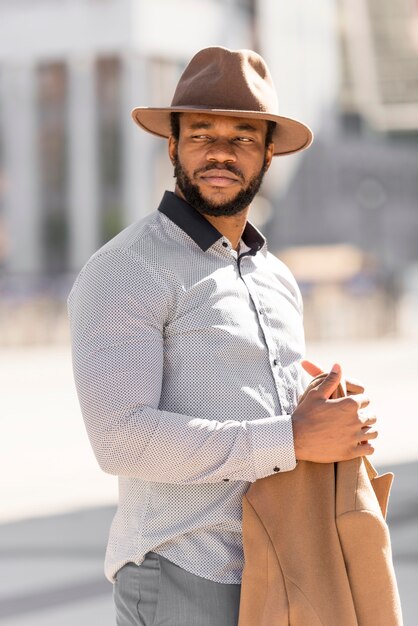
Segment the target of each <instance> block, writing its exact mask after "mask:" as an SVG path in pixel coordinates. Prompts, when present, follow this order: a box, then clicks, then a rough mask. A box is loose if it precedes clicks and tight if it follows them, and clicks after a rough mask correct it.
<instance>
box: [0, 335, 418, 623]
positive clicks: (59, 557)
mask: <svg viewBox="0 0 418 626" xmlns="http://www.w3.org/2000/svg"><path fill="white" fill-rule="evenodd" d="M417 347H418V346H417V341H416V340H415V341H398V340H396V341H395V340H387V341H380V342H374V343H372V344H370V343H369V344H364V343H361V344H358V343H356V342H346V343H344V344H340V345H336V344H335V343H333V344H332V346H331V345H327V344H317V345H310V346H308V354H307V356H308V357H309V358H310V359H311V360H313V361H315V362H318V363H319V364H322V365H323V366H324V367H325V368H327V367H330V366H331V365H332V363H333V362H334V360H339V362H340V363H341V364H342V366H343V371H346V372H347V373H348V375H350V376H351V375H353V376H354V375H355V377H356V378H360V379H362V380H363V381H364V383H365V385H366V387H367V389H368V390H369V392H370V395H371V397H372V398H375V400H374V402H373V404H374V406H375V408H376V413H377V415H378V418H379V431H380V436H379V439H378V442H379V443H378V447H377V451H376V453H375V455H374V458H373V462H374V464H375V465H376V466H377V467H378V469H379V471H380V472H381V473H382V472H384V471H386V470H387V469H389V470H390V471H393V472H394V473H395V482H394V486H393V489H392V494H391V498H390V502H389V515H388V524H389V528H390V531H391V537H392V547H393V556H394V564H395V571H396V575H397V580H398V585H399V590H400V595H401V601H402V606H403V612H404V623H405V626H416V625H417V624H418V594H417V589H418V414H417V407H416V404H415V396H416V389H417V382H418V350H417ZM0 380H1V381H2V385H3V389H2V413H1V416H0V420H1V427H2V438H1V442H0V446H1V450H0V463H1V474H2V476H3V480H2V486H1V493H0V495H1V499H0V502H1V505H0V580H1V581H2V584H1V587H0V625H1V626H3V624H4V625H10V626H29V625H30V626H70V624H71V626H113V625H114V623H115V620H114V609H113V600H112V585H111V584H110V583H109V582H108V581H106V579H105V578H104V575H103V558H104V551H105V546H106V541H107V535H108V530H109V526H110V521H111V519H112V516H113V513H114V510H115V503H116V497H117V489H116V479H115V477H112V476H107V475H105V474H103V473H102V472H101V471H100V470H99V468H98V467H97V464H96V462H95V460H94V457H93V454H92V452H91V449H90V446H89V443H88V438H87V435H86V433H85V431H84V426H83V422H82V418H81V416H80V411H79V407H78V401H77V397H76V394H75V389H74V385H73V380H72V372H71V361H70V356H69V349H68V347H65V346H64V347H49V348H46V347H43V348H30V349H29V348H25V349H24V348H21V349H7V350H6V349H5V350H3V351H2V352H0ZM22 390H24V393H23V392H22ZM5 477H8V480H4V478H5ZM376 626H380V625H378V624H376Z"/></svg>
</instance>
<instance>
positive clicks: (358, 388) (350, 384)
mask: <svg viewBox="0 0 418 626" xmlns="http://www.w3.org/2000/svg"><path fill="white" fill-rule="evenodd" d="M302 367H303V369H304V370H305V371H306V372H308V374H310V375H311V376H313V377H315V376H318V375H319V374H323V373H324V370H323V369H322V368H321V367H319V365H315V363H312V361H307V360H305V361H302ZM345 384H346V387H347V395H348V396H351V395H353V394H358V393H364V386H363V385H362V384H361V382H359V381H358V380H354V379H353V378H351V379H347V378H346V379H345ZM313 386H314V387H315V386H317V385H315V384H314V385H313ZM309 388H311V385H309V386H308V389H309Z"/></svg>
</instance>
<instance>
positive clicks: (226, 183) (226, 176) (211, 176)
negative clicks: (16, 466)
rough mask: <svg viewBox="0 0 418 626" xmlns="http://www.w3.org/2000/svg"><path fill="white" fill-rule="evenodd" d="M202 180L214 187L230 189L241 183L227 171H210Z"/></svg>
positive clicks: (203, 175) (202, 176) (202, 175)
mask: <svg viewBox="0 0 418 626" xmlns="http://www.w3.org/2000/svg"><path fill="white" fill-rule="evenodd" d="M200 178H201V180H203V182H205V183H206V184H207V185H210V186H212V187H230V186H231V185H236V184H237V183H239V182H240V181H239V179H238V178H237V177H236V176H234V175H233V174H231V173H230V172H228V171H226V170H217V171H215V170H209V171H208V172H205V173H204V174H201V176H200Z"/></svg>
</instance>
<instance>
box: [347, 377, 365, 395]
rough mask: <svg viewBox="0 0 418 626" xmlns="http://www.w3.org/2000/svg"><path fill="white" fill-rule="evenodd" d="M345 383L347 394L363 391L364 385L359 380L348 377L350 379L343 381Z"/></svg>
mask: <svg viewBox="0 0 418 626" xmlns="http://www.w3.org/2000/svg"><path fill="white" fill-rule="evenodd" d="M345 384H346V386H347V395H349V396H352V395H356V394H358V393H363V392H364V385H362V384H361V382H360V381H359V380H355V379H354V378H350V380H346V381H345Z"/></svg>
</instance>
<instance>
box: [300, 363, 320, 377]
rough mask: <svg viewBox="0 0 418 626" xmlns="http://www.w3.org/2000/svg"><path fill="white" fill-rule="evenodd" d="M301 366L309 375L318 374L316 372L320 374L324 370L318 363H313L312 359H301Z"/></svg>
mask: <svg viewBox="0 0 418 626" xmlns="http://www.w3.org/2000/svg"><path fill="white" fill-rule="evenodd" d="M302 367H303V369H304V370H305V371H306V372H308V374H310V375H311V376H318V374H322V373H323V371H324V370H323V369H322V367H319V365H315V363H312V361H307V360H303V361H302Z"/></svg>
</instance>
